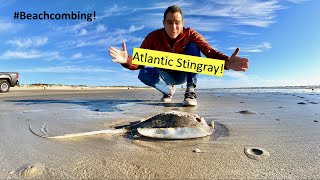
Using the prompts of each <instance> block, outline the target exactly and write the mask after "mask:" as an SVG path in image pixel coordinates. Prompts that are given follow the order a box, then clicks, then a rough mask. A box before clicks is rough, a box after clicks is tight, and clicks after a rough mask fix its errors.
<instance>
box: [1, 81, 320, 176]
mask: <svg viewBox="0 0 320 180" xmlns="http://www.w3.org/2000/svg"><path fill="white" fill-rule="evenodd" d="M183 95H184V91H183V89H178V91H177V92H176V94H175V96H174V98H173V102H171V103H162V102H160V101H159V99H160V98H161V94H160V93H159V92H157V91H156V90H154V89H150V88H141V89H136V88H126V87H124V88H83V87H82V88H81V87H78V88H65V87H64V88H48V87H47V88H43V87H37V88H36V87H34V88H27V87H25V88H18V87H16V88H12V89H11V90H10V92H9V93H2V94H0V134H1V136H0V142H1V146H0V147H1V148H0V159H1V161H0V179H320V173H319V169H320V130H319V129H320V122H319V121H320V111H319V109H320V90H319V89H315V90H311V89H210V90H198V91H197V96H198V106H197V107H182V105H181V102H182V100H183ZM172 110H175V111H185V112H192V113H196V114H198V115H200V116H202V117H204V118H205V119H206V121H207V122H210V121H212V120H214V121H215V123H216V129H215V133H214V134H213V135H211V136H208V137H204V138H199V139H191V140H156V139H151V138H142V137H140V138H132V137H130V136H127V135H105V134H104V135H95V136H88V137H78V138H69V139H60V140H58V139H56V140H52V139H45V138H41V137H38V136H36V135H34V134H32V133H31V131H30V129H29V127H31V128H32V129H33V130H34V131H36V132H37V133H39V134H41V133H43V131H44V130H45V131H46V133H48V134H49V135H63V134H69V133H79V132H88V131H95V130H102V129H110V128H113V127H115V126H118V125H124V124H128V123H129V122H133V121H138V120H141V119H145V118H148V117H151V116H153V115H156V114H158V113H161V112H168V111H172ZM44 127H46V128H45V129H44ZM196 149H197V150H196ZM248 149H249V151H248V152H249V154H246V153H245V150H248ZM250 149H251V151H250ZM259 150H261V151H259ZM250 153H251V154H250ZM261 153H262V154H261Z"/></svg>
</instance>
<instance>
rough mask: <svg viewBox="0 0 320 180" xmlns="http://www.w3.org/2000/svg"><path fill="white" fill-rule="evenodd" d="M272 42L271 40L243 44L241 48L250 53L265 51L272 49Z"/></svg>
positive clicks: (231, 48) (230, 48) (232, 48)
mask: <svg viewBox="0 0 320 180" xmlns="http://www.w3.org/2000/svg"><path fill="white" fill-rule="evenodd" d="M236 48H237V47H229V48H227V49H229V50H235V49H236ZM271 48H272V47H271V43H270V42H262V43H260V44H255V45H242V46H241V48H240V50H241V51H242V52H249V53H257V52H263V51H265V50H267V49H271Z"/></svg>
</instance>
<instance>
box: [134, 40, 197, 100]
mask: <svg viewBox="0 0 320 180" xmlns="http://www.w3.org/2000/svg"><path fill="white" fill-rule="evenodd" d="M185 54H187V55H192V56H200V49H199V48H198V46H196V45H195V44H194V43H189V44H188V45H187V46H186V51H185ZM197 77H198V74H197V73H190V72H183V71H174V72H167V71H164V70H161V69H157V68H143V69H141V70H140V72H139V76H138V78H139V79H140V80H141V81H142V82H143V83H144V84H146V85H148V86H151V87H154V88H156V89H157V90H158V91H160V92H162V93H163V94H166V95H168V94H169V93H170V89H169V86H168V85H178V84H183V83H185V82H187V87H190V86H192V87H196V84H197Z"/></svg>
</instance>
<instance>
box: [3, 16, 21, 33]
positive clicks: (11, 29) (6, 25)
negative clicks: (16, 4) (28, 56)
mask: <svg viewBox="0 0 320 180" xmlns="http://www.w3.org/2000/svg"><path fill="white" fill-rule="evenodd" d="M23 28H24V25H23V24H17V23H12V22H9V21H7V20H5V19H0V32H6V33H15V32H18V31H20V30H21V29H23Z"/></svg>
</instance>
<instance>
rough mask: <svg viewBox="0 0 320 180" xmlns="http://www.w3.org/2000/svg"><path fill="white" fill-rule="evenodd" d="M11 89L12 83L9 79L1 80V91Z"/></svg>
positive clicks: (4, 91)
mask: <svg viewBox="0 0 320 180" xmlns="http://www.w3.org/2000/svg"><path fill="white" fill-rule="evenodd" d="M9 89H10V84H9V82H8V81H7V80H0V93H6V92H8V91H9Z"/></svg>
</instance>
